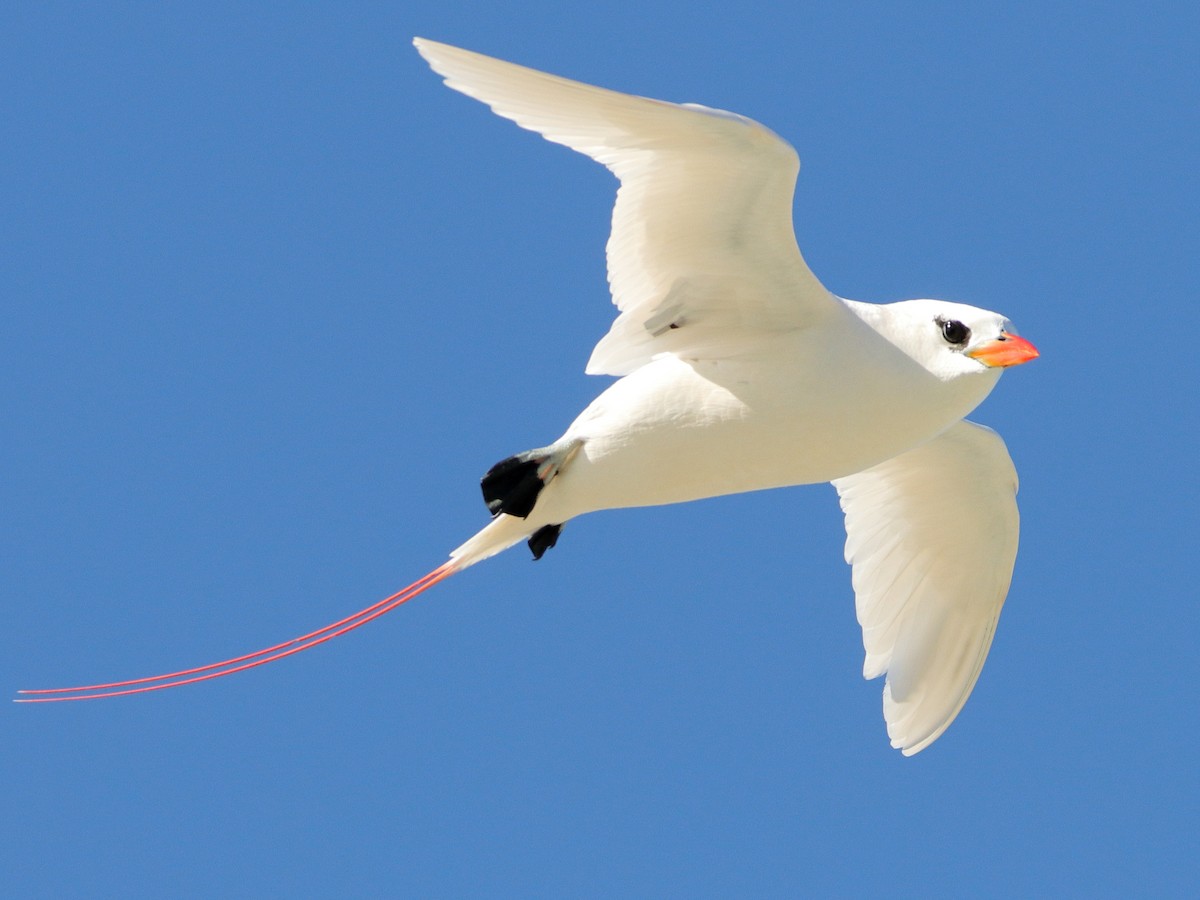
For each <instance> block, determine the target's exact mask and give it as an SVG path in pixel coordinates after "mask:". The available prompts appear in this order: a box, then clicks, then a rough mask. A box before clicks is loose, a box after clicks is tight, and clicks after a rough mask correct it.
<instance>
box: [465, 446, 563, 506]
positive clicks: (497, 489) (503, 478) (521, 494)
mask: <svg viewBox="0 0 1200 900" xmlns="http://www.w3.org/2000/svg"><path fill="white" fill-rule="evenodd" d="M546 459H547V457H546V456H545V455H544V454H539V453H538V451H534V450H530V451H526V452H525V453H518V454H517V455H516V456H510V457H509V458H508V459H504V460H501V461H500V462H498V463H496V464H495V465H494V466H492V467H491V468H490V469H488V471H487V474H486V475H484V476H483V479H482V480H481V481H480V482H479V486H480V488H481V489H482V490H483V501H484V503H486V504H487V508H488V511H489V512H490V513H491V514H492V515H494V516H496V515H499V514H500V513H505V514H507V515H510V516H517V517H518V518H521V519H524V518H527V517H528V516H529V514H530V513H531V512H533V505H534V504H535V503H537V498H538V494H540V493H541V492H542V488H544V487H545V486H546V483H545V482H544V481H542V479H541V478H540V477H539V476H538V470H539V469H540V468H541V466H542V463H544V462H545V461H546Z"/></svg>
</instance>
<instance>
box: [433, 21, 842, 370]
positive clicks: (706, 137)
mask: <svg viewBox="0 0 1200 900" xmlns="http://www.w3.org/2000/svg"><path fill="white" fill-rule="evenodd" d="M413 43H414V44H415V45H416V47H417V50H418V51H420V53H421V55H422V56H423V57H425V59H426V60H427V61H428V62H429V64H430V66H432V67H433V69H434V70H435V71H436V72H438V73H440V74H441V75H443V76H445V79H446V84H447V85H448V86H450V87H452V88H454V89H455V90H457V91H461V92H462V93H464V94H466V95H468V96H470V97H474V98H476V99H477V100H481V101H483V102H484V103H486V104H488V105H489V106H490V107H491V108H492V109H493V110H494V111H495V112H496V113H498V114H499V115H501V116H504V117H506V118H509V119H512V120H513V121H514V122H516V123H517V124H518V125H520V126H521V127H523V128H528V129H530V130H532V131H536V132H538V133H540V134H541V135H542V136H544V137H545V138H546V139H548V140H551V141H554V142H555V143H559V144H565V145H566V146H568V147H570V148H572V149H573V150H577V151H579V152H580V153H584V154H587V155H588V156H590V157H591V158H592V159H595V160H596V161H598V162H600V163H603V164H604V165H605V166H607V167H608V168H609V169H610V170H611V171H612V172H613V173H614V174H615V175H616V176H617V178H618V179H620V181H621V187H620V189H619V190H618V191H617V203H616V207H615V208H614V209H613V225H612V235H611V237H610V238H609V241H608V280H609V284H610V285H611V287H612V293H613V302H614V303H616V305H617V308H618V309H619V310H620V311H621V314H620V315H619V316H618V317H617V320H616V321H615V322H614V323H613V325H612V328H611V329H610V330H609V332H608V334H607V335H606V336H605V337H604V338H603V339H602V340H601V341H600V343H599V344H597V345H596V349H595V350H594V351H593V352H592V357H591V359H590V360H589V361H588V366H587V371H588V372H589V373H593V374H600V373H605V374H610V375H624V374H628V373H629V372H632V371H633V370H634V369H636V368H638V367H639V366H641V365H643V364H644V363H646V362H648V361H649V360H650V359H651V357H653V356H654V355H655V354H656V353H661V352H672V353H677V354H679V355H681V356H686V357H692V358H706V359H711V358H720V357H722V356H728V355H730V354H732V353H736V352H737V351H738V349H739V347H740V346H741V342H742V340H744V338H745V337H746V336H749V335H754V334H756V333H757V334H761V332H762V331H772V330H783V329H791V328H798V327H803V326H805V325H806V324H809V323H811V322H812V321H814V320H815V319H816V318H818V317H821V316H823V315H825V314H828V313H830V312H831V311H832V309H833V308H834V306H833V305H834V301H833V299H832V298H831V297H830V295H829V293H828V292H827V291H826V290H825V289H824V288H823V287H822V286H821V284H820V282H818V281H817V279H816V277H815V276H814V275H813V274H812V272H810V271H809V269H808V266H807V265H805V263H804V259H803V258H802V257H801V255H800V251H799V249H798V248H797V247H796V238H795V234H794V232H793V230H792V193H793V190H794V189H795V183H796V174H797V172H799V170H800V160H799V158H798V157H797V156H796V152H795V151H794V150H793V149H792V148H791V147H790V146H789V145H788V144H787V143H785V142H784V141H783V140H781V139H780V138H779V137H778V136H777V135H775V134H774V133H772V132H771V131H769V130H768V129H766V128H764V127H763V126H762V125H759V124H758V123H757V122H754V121H752V120H750V119H747V118H744V117H742V116H738V115H735V114H733V113H728V112H722V111H720V110H714V109H708V108H706V107H703V106H695V105H690V104H689V105H678V104H675V103H666V102H663V101H660V100H649V99H646V98H644V97H634V96H631V95H629V94H621V93H617V92H616V91H609V90H605V89H603V88H597V87H592V86H590V85H586V84H581V83H579V82H577V81H569V80H567V79H565V78H559V77H557V76H555V75H548V74H546V73H544V72H538V71H535V70H533V69H527V68H524V67H523V66H517V65H513V64H512V63H507V62H502V61H500V60H498V59H492V58H490V57H487V56H481V55H480V54H478V53H472V52H470V51H467V50H460V49H458V48H457V47H450V46H447V45H445V44H438V43H435V42H433V41H427V40H425V39H423V38H417V39H415V40H414V41H413Z"/></svg>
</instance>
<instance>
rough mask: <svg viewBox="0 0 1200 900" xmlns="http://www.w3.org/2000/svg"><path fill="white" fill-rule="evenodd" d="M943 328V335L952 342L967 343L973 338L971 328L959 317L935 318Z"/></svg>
mask: <svg viewBox="0 0 1200 900" xmlns="http://www.w3.org/2000/svg"><path fill="white" fill-rule="evenodd" d="M935 321H936V322H937V324H938V325H940V326H941V328H942V337H944V338H945V339H946V341H947V342H948V343H951V344H965V343H966V342H967V341H969V340H970V339H971V329H970V328H968V327H967V326H966V325H964V324H963V323H962V322H960V321H958V320H957V319H943V318H941V317H939V318H937V319H936V320H935Z"/></svg>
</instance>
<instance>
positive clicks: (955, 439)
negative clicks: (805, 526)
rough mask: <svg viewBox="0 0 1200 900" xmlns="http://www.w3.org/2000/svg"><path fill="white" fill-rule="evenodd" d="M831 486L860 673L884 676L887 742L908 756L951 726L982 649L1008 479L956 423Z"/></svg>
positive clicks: (1008, 532)
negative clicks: (859, 636)
mask: <svg viewBox="0 0 1200 900" xmlns="http://www.w3.org/2000/svg"><path fill="white" fill-rule="evenodd" d="M833 485H834V487H836V488H837V491H838V495H839V496H840V498H841V503H842V510H843V511H844V512H845V514H846V561H847V562H849V563H851V565H852V566H853V567H854V568H853V581H854V593H855V604H856V606H857V610H858V621H859V624H860V625H861V626H862V630H863V645H864V646H865V648H866V651H867V656H866V661H865V662H864V664H863V675H864V676H865V677H867V678H875V677H877V676H879V675H882V674H883V673H884V672H886V673H887V682H886V684H885V685H884V688H883V714H884V718H885V719H886V720H887V726H888V736H889V737H890V738H891V740H892V746H893V747H897V748H899V749H901V750H903V751H904V754H905V755H906V756H911V755H912V754H914V753H917V752H918V751H920V750H923V749H925V748H926V747H928V746H929V745H930V744H931V743H933V742H934V741H935V740H937V738H938V737H939V736H940V735H941V733H942V732H943V731H945V730H946V727H947V726H948V725H949V724H950V723H951V722H952V721H954V717H955V716H957V715H958V713H959V710H961V709H962V707H963V704H964V703H966V702H967V697H968V696H970V694H971V689H972V688H974V686H975V681H976V679H977V678H978V677H979V672H980V670H981V669H982V668H983V662H984V660H985V659H986V658H987V654H988V649H989V648H990V647H991V645H992V636H993V635H994V634H995V632H996V622H997V620H998V619H999V618H1000V608H1001V607H1002V606H1003V605H1004V598H1005V596H1006V595H1007V594H1008V586H1009V583H1010V581H1011V580H1012V571H1013V563H1014V562H1015V560H1016V556H1017V535H1018V531H1019V517H1018V514H1017V501H1016V494H1017V473H1016V470H1015V469H1014V468H1013V464H1012V460H1011V459H1010V458H1009V455H1008V450H1007V449H1006V448H1005V446H1004V441H1002V440H1001V439H1000V437H999V435H997V434H996V433H995V432H994V431H992V430H991V429H989V428H984V427H983V426H981V425H976V424H974V423H972V422H966V421H963V422H959V423H958V424H957V425H954V426H953V427H952V428H950V429H948V430H947V431H945V432H943V433H942V434H941V435H939V436H938V437H936V438H934V439H933V440H931V441H929V442H928V443H926V444H923V445H922V446H920V447H917V448H916V449H914V450H909V451H908V452H907V453H902V454H901V455H899V456H897V457H895V458H894V459H890V460H888V461H887V462H884V463H880V464H879V465H877V466H874V467H872V468H870V469H867V470H866V471H865V472H859V473H858V474H856V475H851V476H849V477H847V478H839V479H837V480H836V481H834V482H833Z"/></svg>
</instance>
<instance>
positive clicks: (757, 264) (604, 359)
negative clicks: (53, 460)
mask: <svg viewBox="0 0 1200 900" xmlns="http://www.w3.org/2000/svg"><path fill="white" fill-rule="evenodd" d="M414 43H415V44H416V47H417V50H418V51H419V52H420V53H421V55H422V56H423V57H425V59H426V60H427V61H428V62H429V64H430V66H432V67H433V69H434V70H435V71H436V72H438V73H439V74H441V75H442V76H444V77H445V80H446V84H447V85H448V86H449V87H451V88H454V89H455V90H458V91H461V92H462V93H464V94H467V95H468V96H471V97H474V98H475V99H477V100H481V101H483V102H484V103H486V104H488V105H489V106H490V107H491V108H492V109H493V110H494V111H495V112H496V113H498V114H499V115H501V116H504V117H506V118H509V119H512V120H513V121H514V122H516V123H517V124H518V125H520V126H522V127H523V128H527V129H530V130H532V131H536V132H538V133H540V134H541V135H542V136H543V137H545V138H547V139H548V140H551V141H554V142H556V143H559V144H565V145H566V146H568V147H570V148H572V149H574V150H577V151H579V152H581V153H584V154H586V155H588V156H590V157H591V158H593V159H595V160H596V161H598V162H600V163H602V164H604V165H605V166H607V167H608V168H609V169H610V170H611V171H612V172H613V173H614V174H615V175H616V176H617V178H618V179H619V181H620V189H619V190H618V192H617V201H616V207H615V209H614V210H613V224H612V235H611V237H610V238H609V241H608V276H609V282H610V284H611V287H612V295H613V301H614V303H615V304H616V306H617V309H618V310H619V311H620V314H619V315H618V316H617V318H616V321H615V322H614V323H613V325H612V327H611V328H610V329H609V332H608V334H607V335H605V336H604V338H602V339H601V340H600V342H599V343H598V344H597V345H596V348H595V350H594V351H593V352H592V356H591V359H590V360H589V362H588V365H587V371H588V372H589V373H604V374H610V375H619V376H623V377H621V378H620V380H618V381H617V382H615V383H614V384H612V386H610V387H609V388H608V389H607V390H605V391H604V392H603V393H601V394H600V396H599V397H597V398H596V399H595V400H594V401H593V402H592V403H591V404H590V405H589V406H588V407H587V408H586V409H585V410H584V411H583V412H582V413H580V415H579V416H578V417H577V418H576V419H575V421H574V422H572V423H571V425H570V426H569V427H568V428H567V430H566V431H565V432H564V434H563V435H562V437H560V438H559V439H558V440H556V441H554V442H552V443H550V444H547V445H546V446H544V447H541V448H539V449H536V450H530V451H527V452H524V453H519V454H517V455H515V456H512V457H509V458H508V459H505V460H504V461H502V462H500V463H498V464H497V465H495V466H494V467H493V468H492V469H491V470H490V471H489V472H488V473H487V474H486V475H485V476H484V478H483V481H482V488H483V495H484V499H485V501H486V502H487V505H488V508H489V510H490V511H491V512H492V514H493V519H492V521H491V523H490V524H488V525H487V526H486V527H485V528H483V529H482V530H481V531H480V532H478V533H477V534H476V535H475V536H474V537H472V538H471V539H470V540H468V541H467V542H466V543H464V544H463V545H462V546H460V547H458V548H457V549H456V550H454V551H452V552H451V554H450V560H449V561H448V562H446V563H444V564H443V565H442V566H439V567H438V568H437V569H435V570H434V571H433V572H431V573H430V574H429V575H427V576H425V577H424V578H423V579H421V580H420V581H417V582H416V583H414V584H412V585H410V586H409V587H407V588H405V589H404V590H402V591H399V592H397V593H396V594H393V595H392V596H391V597H389V598H387V599H385V600H382V601H380V602H379V603H376V604H374V605H372V606H370V607H367V608H366V609H365V610H362V611H361V612H359V613H355V614H354V615H352V616H348V617H346V618H345V619H342V620H340V621H338V622H335V623H334V624H332V625H329V626H326V627H325V628H322V629H319V630H317V631H314V632H311V633H310V634H307V635H304V636H302V637H300V638H296V639H294V640H291V641H286V642H284V643H282V644H278V645H276V646H274V647H269V648H266V649H265V650H261V651H258V652H256V653H250V654H246V655H244V656H239V657H235V658H233V659H229V660H224V661H222V662H220V663H213V664H210V665H206V666H198V667H196V668H193V669H185V670H181V671H179V672H172V673H169V674H167V675H161V676H155V677H153V678H139V679H132V680H129V681H123V682H111V683H108V684H99V685H87V686H84V687H78V688H59V689H53V690H42V691H23V692H22V693H26V694H40V695H43V696H39V697H30V698H27V699H26V701H25V702H47V701H55V700H72V699H92V698H98V697H108V696H115V695H120V694H127V693H140V692H144V691H150V690H161V689H163V688H167V687H174V686H177V685H179V684H187V683H191V682H195V681H203V680H207V679H210V678H217V677H221V676H223V675H228V674H231V673H232V672H236V671H240V670H242V669H246V668H252V667H254V666H257V665H261V664H263V663H265V662H270V661H272V660H275V659H279V658H282V657H284V656H289V655H291V654H293V653H298V652H300V651H301V650H305V649H308V648H309V647H312V646H315V645H316V644H320V643H323V642H325V641H327V640H330V639H332V638H333V637H336V636H337V635H339V634H344V633H345V632H347V631H350V630H352V629H354V628H357V627H359V626H360V625H363V624H365V623H366V622H368V621H370V620H372V619H374V618H376V617H378V616H380V615H382V614H384V613H386V612H388V611H389V610H391V609H394V608H395V607H396V606H398V605H400V604H401V603H403V602H405V601H407V600H409V599H411V598H412V597H414V596H416V595H417V594H419V593H421V592H423V591H425V590H426V589H428V588H429V587H431V586H432V585H434V584H436V583H438V582H439V581H442V580H444V579H445V578H448V577H449V576H450V575H452V574H454V573H456V572H460V571H462V570H463V569H465V568H467V567H468V566H471V565H474V564H475V563H477V562H479V561H481V560H483V559H486V558H487V557H489V556H492V555H494V554H496V553H499V552H500V551H502V550H504V549H506V548H508V547H511V546H512V545H513V544H516V543H518V542H519V541H522V540H525V541H528V543H529V546H530V548H531V549H532V551H533V553H534V556H535V558H540V557H541V556H542V554H543V553H545V551H546V550H547V549H549V548H550V547H553V546H554V544H555V541H556V540H557V539H558V537H559V534H560V532H561V530H562V527H563V525H564V524H565V523H566V522H567V521H569V520H570V519H573V518H575V517H576V516H579V515H582V514H584V513H588V512H594V511H596V510H601V509H612V508H619V507H630V506H650V505H657V504H665V503H680V502H683V501H687V500H697V499H700V498H703V497H714V496H718V495H721V494H733V493H740V492H743V491H755V490H762V489H765V488H773V487H782V486H785V485H799V484H812V483H817V482H824V481H832V482H833V484H834V486H835V487H836V488H837V491H838V494H839V497H840V499H841V504H842V509H843V510H844V512H845V517H846V533H847V539H846V560H847V562H849V563H851V565H852V567H853V576H852V578H853V586H854V591H855V597H856V604H857V612H858V620H859V623H860V624H861V625H862V629H863V643H864V646H865V648H866V661H865V663H864V666H863V674H864V676H866V677H867V678H875V677H877V676H879V675H883V674H885V673H886V675H887V680H886V683H885V685H884V690H883V709H884V717H885V719H886V721H887V728H888V735H889V737H890V738H891V742H892V746H893V747H896V748H899V749H901V750H902V751H903V752H904V753H905V754H906V755H911V754H913V753H917V752H918V751H920V750H922V749H924V748H925V747H927V746H929V744H930V743H932V742H933V741H934V740H936V739H937V738H938V736H940V735H941V734H942V732H943V731H945V729H946V727H947V726H948V725H949V724H950V723H951V722H952V721H953V720H954V718H955V716H957V715H958V713H959V711H960V710H961V709H962V707H963V704H964V703H965V702H966V700H967V697H968V696H969V695H970V693H971V690H972V688H973V687H974V685H975V681H976V679H977V678H978V677H979V672H980V670H981V668H982V667H983V662H984V659H985V658H986V657H987V653H988V649H989V648H990V646H991V643H992V636H993V635H994V634H995V630H996V622H997V619H998V618H999V615H1000V609H1001V607H1002V605H1003V604H1004V600H1005V597H1006V595H1007V593H1008V588H1009V583H1010V580H1011V578H1012V570H1013V564H1014V561H1015V559H1016V551H1017V532H1018V516H1017V506H1016V491H1017V476H1016V471H1015V470H1014V468H1013V465H1012V461H1011V460H1010V458H1009V456H1008V452H1007V450H1006V448H1005V446H1004V442H1003V441H1002V440H1001V439H1000V438H999V437H998V436H997V435H996V434H995V432H993V431H991V430H990V429H988V428H984V427H983V426H981V425H976V424H974V423H971V422H967V421H965V420H964V418H963V417H964V416H966V415H967V414H968V413H970V412H971V411H972V410H973V409H974V408H975V407H976V406H977V405H978V404H979V403H980V402H981V401H982V400H983V399H984V398H985V397H986V396H987V395H988V393H989V392H990V391H991V390H992V388H993V387H994V386H995V385H996V381H997V379H998V378H999V376H1000V373H1001V371H1003V369H1004V368H1005V367H1007V366H1011V365H1016V364H1019V363H1023V362H1026V361H1028V360H1031V359H1033V358H1035V357H1036V356H1037V355H1038V353H1037V350H1036V349H1034V347H1033V345H1032V344H1030V343H1029V342H1028V341H1026V340H1024V339H1023V338H1020V337H1018V336H1017V334H1016V331H1015V330H1014V329H1013V327H1012V325H1011V323H1009V321H1008V320H1007V319H1005V318H1004V317H1003V316H1001V315H999V314H997V313H994V312H989V311H987V310H984V309H978V308H975V307H972V306H966V305H963V304H959V303H949V302H945V301H940V300H908V301H904V302H900V303H890V304H886V305H875V304H868V303H860V302H856V301H853V300H844V299H842V298H839V297H836V296H834V295H833V294H831V293H830V292H829V291H828V290H826V289H825V288H824V287H823V286H822V285H821V283H820V282H819V281H818V280H817V279H816V277H815V276H814V275H813V274H812V272H811V271H809V269H808V266H807V265H806V264H805V262H804V259H803V257H802V256H801V255H800V251H799V249H798V248H797V246H796V240H795V235H794V233H793V230H792V218H791V210H792V193H793V190H794V187H795V181H796V176H797V174H798V172H799V167H800V163H799V159H798V157H797V155H796V152H795V151H794V150H793V149H792V147H791V146H789V145H788V144H787V143H785V142H784V141H783V140H782V139H780V138H779V137H778V136H777V135H775V134H774V133H773V132H771V131H769V130H768V129H767V128H765V127H763V126H762V125H760V124H758V123H757V122H754V121H752V120H750V119H747V118H745V117H743V116H739V115H736V114H734V113H730V112H725V111H722V110H717V109H710V108H707V107H704V106H698V105H694V104H683V105H678V104H674V103H667V102H663V101H659V100H650V99H646V98H643V97H635V96H631V95H628V94H622V93H617V92H615V91H610V90H605V89H603V88H598V87H592V86H589V85H586V84H581V83H579V82H575V81H569V80H567V79H564V78H559V77H557V76H554V75H549V74H546V73H543V72H538V71H535V70H532V69H527V68H524V67H522V66H518V65H514V64H512V63H507V62H502V61H500V60H497V59H492V58H490V57H486V56H482V55H480V54H477V53H472V52H470V51H467V50H462V49H458V48H455V47H450V46H447V45H445V44H439V43H435V42H433V41H428V40H424V39H421V38H417V39H416V40H415V41H414Z"/></svg>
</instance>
